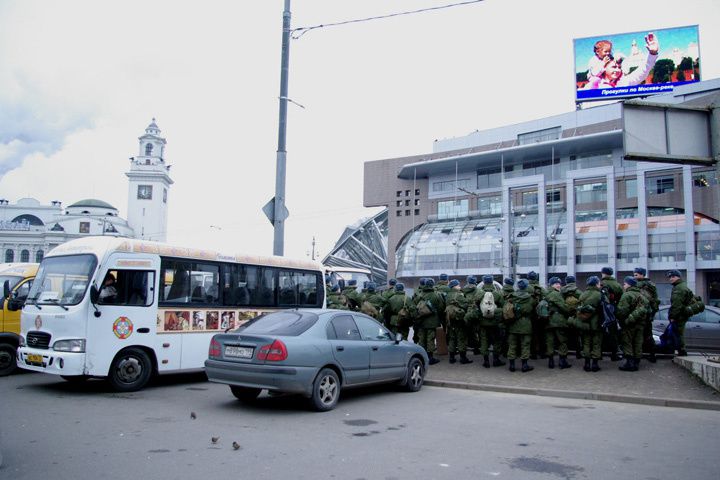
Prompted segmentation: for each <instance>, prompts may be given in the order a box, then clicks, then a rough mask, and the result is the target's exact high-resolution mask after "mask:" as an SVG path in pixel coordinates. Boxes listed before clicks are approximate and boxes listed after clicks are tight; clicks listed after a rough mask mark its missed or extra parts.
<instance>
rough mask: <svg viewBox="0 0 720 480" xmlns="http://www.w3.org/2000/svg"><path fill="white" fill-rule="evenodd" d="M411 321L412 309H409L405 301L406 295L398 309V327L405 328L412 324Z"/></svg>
mask: <svg viewBox="0 0 720 480" xmlns="http://www.w3.org/2000/svg"><path fill="white" fill-rule="evenodd" d="M412 321H413V314H412V310H411V309H410V305H408V303H407V297H405V299H404V300H403V306H402V308H401V309H400V311H398V325H399V326H400V328H406V327H409V326H410V325H412Z"/></svg>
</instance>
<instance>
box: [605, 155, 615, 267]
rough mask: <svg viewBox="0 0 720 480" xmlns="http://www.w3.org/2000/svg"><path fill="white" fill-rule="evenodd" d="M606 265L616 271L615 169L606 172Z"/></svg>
mask: <svg viewBox="0 0 720 480" xmlns="http://www.w3.org/2000/svg"><path fill="white" fill-rule="evenodd" d="M605 178H606V181H607V212H608V215H607V222H608V265H609V266H611V267H612V269H613V270H614V271H616V272H617V222H616V221H615V219H616V210H615V171H614V168H613V171H611V172H610V173H608V174H607V176H606V177H605Z"/></svg>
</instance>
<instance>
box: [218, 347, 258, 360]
mask: <svg viewBox="0 0 720 480" xmlns="http://www.w3.org/2000/svg"><path fill="white" fill-rule="evenodd" d="M253 350H255V349H254V348H252V347H237V346H235V345H226V346H225V356H226V357H235V358H252V356H253Z"/></svg>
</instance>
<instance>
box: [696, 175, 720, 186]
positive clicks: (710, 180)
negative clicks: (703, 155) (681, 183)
mask: <svg viewBox="0 0 720 480" xmlns="http://www.w3.org/2000/svg"><path fill="white" fill-rule="evenodd" d="M718 184H720V182H718V174H717V173H716V172H699V173H694V174H693V186H695V187H697V188H707V187H713V186H717V185H718Z"/></svg>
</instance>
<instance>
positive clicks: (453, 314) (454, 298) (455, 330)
mask: <svg viewBox="0 0 720 480" xmlns="http://www.w3.org/2000/svg"><path fill="white" fill-rule="evenodd" d="M448 287H449V288H450V291H449V292H448V294H447V296H446V298H445V319H446V321H447V331H448V333H447V336H448V352H449V355H450V360H449V361H450V363H455V362H456V361H457V360H455V355H457V354H460V363H462V364H467V363H472V362H473V361H472V360H470V359H469V358H467V326H466V324H465V312H466V310H467V305H468V302H467V298H465V294H463V292H462V289H461V288H460V282H459V281H458V280H451V281H450V283H449V284H448Z"/></svg>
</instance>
